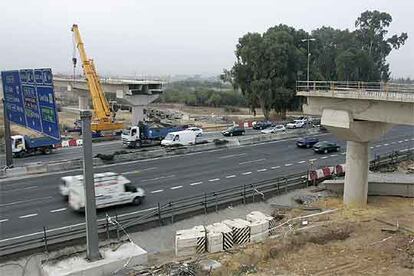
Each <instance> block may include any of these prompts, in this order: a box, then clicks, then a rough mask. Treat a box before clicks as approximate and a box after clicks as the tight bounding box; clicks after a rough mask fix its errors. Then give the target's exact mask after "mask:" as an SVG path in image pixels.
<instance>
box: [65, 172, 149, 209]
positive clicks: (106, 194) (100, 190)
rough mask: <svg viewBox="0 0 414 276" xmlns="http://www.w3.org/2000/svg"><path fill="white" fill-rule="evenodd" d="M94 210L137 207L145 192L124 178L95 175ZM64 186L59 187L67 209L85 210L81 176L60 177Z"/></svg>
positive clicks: (118, 175)
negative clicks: (64, 197) (110, 207)
mask: <svg viewBox="0 0 414 276" xmlns="http://www.w3.org/2000/svg"><path fill="white" fill-rule="evenodd" d="M94 178H95V180H94V182H95V198H96V208H97V209H99V208H105V207H109V206H114V205H121V204H128V203H132V204H135V205H139V204H141V203H142V200H143V198H144V197H145V192H144V190H143V189H141V188H137V187H135V186H134V185H132V184H131V181H129V180H128V179H127V178H126V177H124V176H122V175H120V174H117V173H113V172H107V173H97V174H95V175H94ZM62 180H64V181H66V182H65V183H66V184H65V185H64V184H63V182H62V184H61V185H60V191H61V194H62V195H63V196H65V193H67V197H68V198H69V207H70V208H71V209H73V210H75V211H82V210H84V208H85V190H84V187H83V175H76V176H66V177H62Z"/></svg>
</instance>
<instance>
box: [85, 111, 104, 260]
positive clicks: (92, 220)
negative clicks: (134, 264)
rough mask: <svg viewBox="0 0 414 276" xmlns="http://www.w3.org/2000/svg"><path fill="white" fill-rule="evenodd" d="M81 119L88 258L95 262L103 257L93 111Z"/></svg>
mask: <svg viewBox="0 0 414 276" xmlns="http://www.w3.org/2000/svg"><path fill="white" fill-rule="evenodd" d="M80 118H81V121H82V143H83V144H82V148H83V186H84V191H85V220H86V243H87V253H86V254H87V256H86V257H87V259H88V260H89V261H91V262H94V261H97V260H99V259H101V258H102V257H101V254H100V253H99V239H98V229H97V224H96V201H95V200H96V199H95V183H94V175H93V158H92V132H91V118H92V113H91V111H89V110H81V111H80Z"/></svg>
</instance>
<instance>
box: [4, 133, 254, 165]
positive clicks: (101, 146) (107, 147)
mask: <svg viewBox="0 0 414 276" xmlns="http://www.w3.org/2000/svg"><path fill="white" fill-rule="evenodd" d="M259 133H260V131H258V130H254V129H246V134H245V135H246V136H250V135H255V134H259ZM217 138H224V136H223V135H222V134H221V132H219V131H214V132H205V133H204V135H203V137H202V138H201V139H206V140H207V141H210V142H211V141H212V140H214V139H217ZM156 148H157V146H155V147H147V148H146V149H147V150H149V149H156ZM121 150H127V151H131V152H132V151H139V150H141V149H127V148H125V147H123V146H122V143H121V141H120V140H116V141H108V142H100V143H94V144H93V154H94V155H96V154H98V153H101V154H112V153H114V152H116V151H121ZM2 158H3V159H4V158H5V157H4V156H2ZM79 158H82V148H81V147H70V148H60V149H56V150H55V151H54V152H53V154H50V155H42V154H37V155H31V156H27V157H25V158H14V159H13V161H14V164H15V166H23V165H25V164H29V163H34V162H50V161H64V160H73V159H79Z"/></svg>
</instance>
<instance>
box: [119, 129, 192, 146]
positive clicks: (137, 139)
mask: <svg viewBox="0 0 414 276" xmlns="http://www.w3.org/2000/svg"><path fill="white" fill-rule="evenodd" d="M183 129H184V127H182V126H150V125H146V124H139V125H138V126H131V127H129V128H127V129H124V130H123V131H122V134H121V139H122V144H123V145H124V146H126V147H128V148H138V147H142V146H144V145H159V144H160V142H161V140H163V139H164V138H165V137H166V136H167V134H168V133H170V132H175V131H180V130H183Z"/></svg>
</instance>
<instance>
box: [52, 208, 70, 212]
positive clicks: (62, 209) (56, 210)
mask: <svg viewBox="0 0 414 276" xmlns="http://www.w3.org/2000/svg"><path fill="white" fill-rule="evenodd" d="M65 210H66V208H60V209H55V210H51V211H50V212H51V213H56V212H62V211H65Z"/></svg>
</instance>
